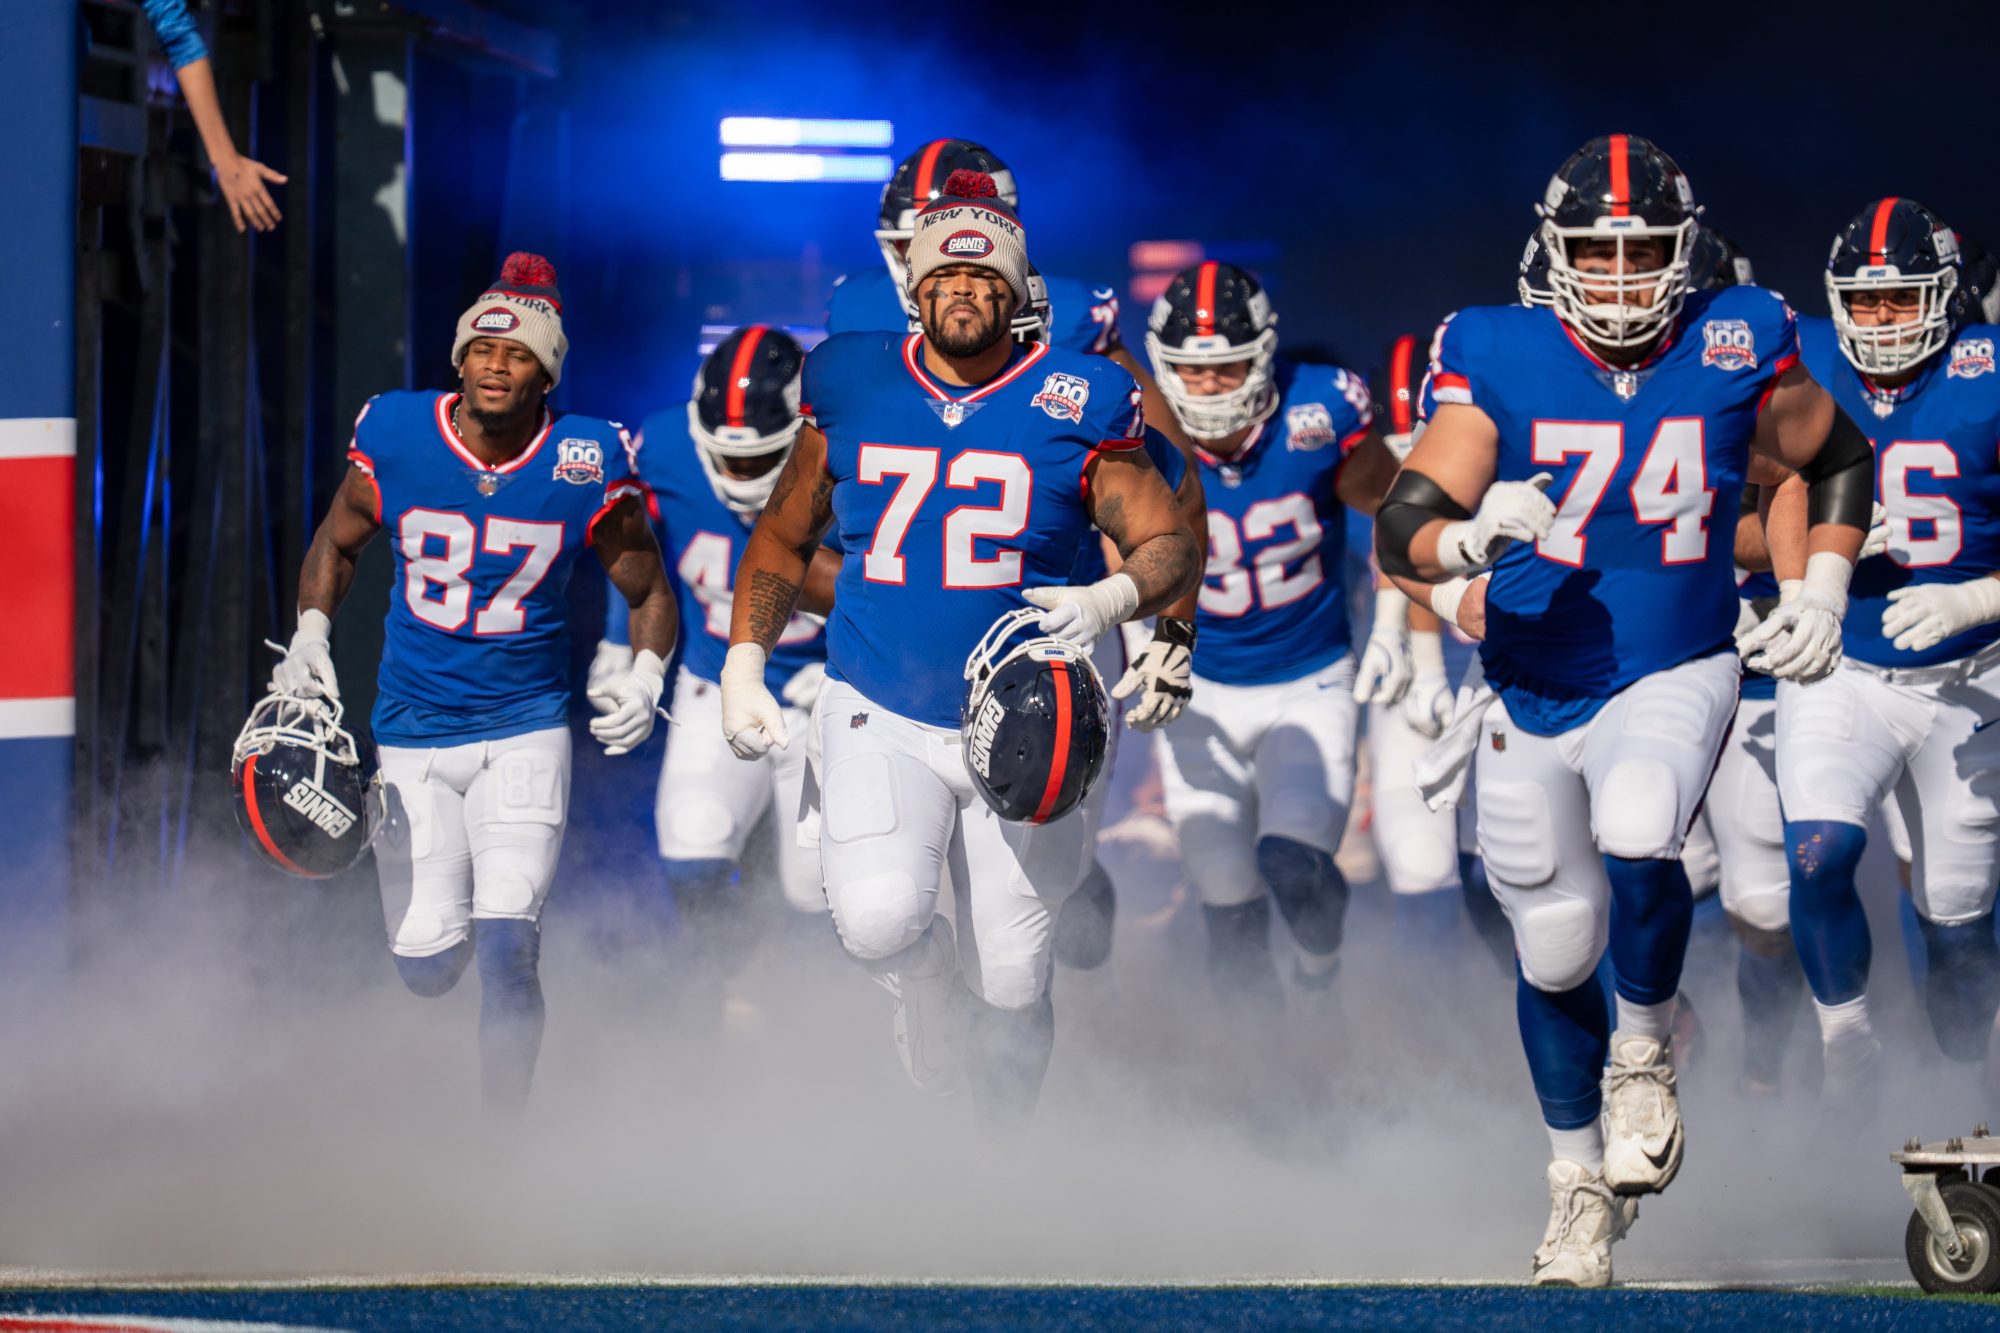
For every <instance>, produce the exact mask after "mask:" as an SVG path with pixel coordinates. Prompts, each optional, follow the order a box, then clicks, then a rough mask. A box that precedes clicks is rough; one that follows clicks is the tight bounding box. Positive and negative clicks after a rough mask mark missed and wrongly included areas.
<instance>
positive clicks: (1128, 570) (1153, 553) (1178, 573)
mask: <svg viewBox="0 0 2000 1333" xmlns="http://www.w3.org/2000/svg"><path fill="white" fill-rule="evenodd" d="M1121 569H1122V571H1123V572H1124V573H1125V574H1127V575H1129V576H1130V577H1131V579H1132V582H1133V583H1134V584H1136V585H1137V586H1138V589H1139V614H1141V615H1151V614H1153V613H1154V612H1156V611H1158V610H1160V609H1161V608H1162V607H1165V606H1169V605H1172V604H1173V603H1174V602H1175V601H1176V600H1178V599H1179V598H1180V597H1181V596H1182V595H1183V594H1184V593H1186V592H1187V591H1188V590H1189V588H1190V586H1191V585H1192V584H1193V583H1194V582H1195V581H1196V580H1198V579H1199V578H1200V577H1201V554H1200V552H1199V551H1197V550H1196V549H1195V544H1194V538H1192V537H1190V536H1189V535H1188V534H1187V533H1186V532H1184V531H1174V532H1163V533H1160V534H1159V535H1158V536H1155V537H1149V538H1147V539H1146V540H1145V541H1143V542H1140V543H1139V545H1138V547H1137V549H1135V550H1133V551H1131V552H1129V553H1127V554H1126V556H1125V563H1124V565H1123V566H1121Z"/></svg>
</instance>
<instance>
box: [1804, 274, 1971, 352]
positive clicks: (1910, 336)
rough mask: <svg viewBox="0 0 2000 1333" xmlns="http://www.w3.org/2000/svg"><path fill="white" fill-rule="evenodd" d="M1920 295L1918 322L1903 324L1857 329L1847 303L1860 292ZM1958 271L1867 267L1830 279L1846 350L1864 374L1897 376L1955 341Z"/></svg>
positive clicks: (1829, 296)
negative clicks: (1913, 271)
mask: <svg viewBox="0 0 2000 1333" xmlns="http://www.w3.org/2000/svg"><path fill="white" fill-rule="evenodd" d="M1898 290H1914V291H1915V292H1916V293H1917V298H1918V299H1917V317H1916V318H1915V319H1913V320H1906V321H1904V322H1902V323H1899V324H1868V325H1864V324H1857V323H1856V322H1855V320H1854V313H1853V311H1851V310H1849V309H1848V305H1847V302H1848V300H1849V298H1851V297H1852V296H1853V294H1854V293H1855V292H1869V291H1898ZM1957 290H1958V272H1957V270H1956V269H1951V268H1944V269H1939V270H1938V271H1937V272H1935V273H1912V274H1908V275H1907V276H1906V275H1904V274H1903V273H1902V272H1901V271H1900V270H1899V269H1897V267H1896V266H1895V265H1894V264H1874V265H1869V266H1867V267H1864V268H1861V269H1859V270H1857V271H1856V272H1855V274H1854V275H1853V276H1852V277H1845V278H1843V277H1839V276H1836V275H1835V274H1832V273H1828V274H1827V275H1826V303H1827V306H1828V307H1829V309H1831V311H1832V313H1833V330H1834V335H1835V336H1836V337H1837V338H1838V339H1839V340H1840V350H1841V352H1842V353H1844V354H1845V355H1846V357H1847V359H1848V361H1849V362H1850V363H1852V364H1853V366H1854V368H1855V369H1856V370H1858V371H1860V372H1861V373H1862V374H1864V375H1878V376H1879V375H1897V374H1900V373H1902V372H1903V371H1906V370H1909V369H1911V368H1912V367H1915V366H1917V365H1920V364H1922V362H1923V361H1924V360H1925V358H1927V357H1930V356H1932V355H1934V354H1936V353H1937V352H1938V351H1939V350H1940V349H1941V348H1943V347H1944V345H1945V344H1946V343H1947V342H1950V341H1951V331H1952V297H1953V294H1954V293H1955V292H1957Z"/></svg>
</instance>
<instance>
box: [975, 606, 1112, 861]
mask: <svg viewBox="0 0 2000 1333" xmlns="http://www.w3.org/2000/svg"><path fill="white" fill-rule="evenodd" d="M1043 614H1044V613H1043V612H1042V611H1040V610H1038V609H1037V608H1035V607H1026V608H1024V609H1022V610H1019V611H1010V612H1009V613H1008V614H1006V615H1004V616H1002V617H1001V618H1000V619H999V620H997V621H995V622H994V624H993V628H992V629H990V630H988V631H987V632H986V637H985V638H983V639H981V640H980V641H979V644H978V646H977V647H975V648H974V649H973V650H972V655H971V656H970V657H968V658H966V661H965V679H966V690H965V704H964V706H963V708H962V709H961V710H960V713H959V724H960V725H959V738H960V744H961V747H962V749H963V751H964V755H965V767H966V769H967V770H968V771H969V772H970V773H971V774H972V781H973V785H974V786H976V787H978V788H979V794H980V796H981V797H983V798H984V799H985V801H986V804H987V805H989V806H991V807H992V808H993V812H994V813H995V814H997V815H999V816H1000V817H1001V818H1002V819H1005V820H1010V821H1012V822H1014V823H1020V824H1046V823H1048V822H1049V821H1050V820H1052V819H1060V818H1062V817H1063V816H1064V815H1066V814H1068V813H1069V812H1070V811H1071V810H1074V809H1075V808H1076V807H1077V806H1079V805H1081V804H1082V803H1083V798H1084V797H1085V796H1086V795H1088V794H1089V793H1090V788H1091V785H1092V784H1093V783H1095V782H1096V781H1097V779H1098V777H1099V776H1101V775H1102V774H1103V772H1104V757H1105V753H1106V751H1107V749H1108V748H1109V746H1110V742H1111V700H1110V698H1109V697H1108V696H1106V694H1105V693H1104V682H1103V680H1101V679H1100V678H1099V677H1098V674H1097V668H1096V667H1095V666H1094V665H1092V663H1091V660H1090V654H1089V653H1088V652H1086V651H1085V650H1084V649H1082V648H1079V647H1077V646H1076V645H1075V644H1073V643H1070V642H1068V641H1067V640H1064V639H1055V638H1049V637H1047V636H1044V637H1041V638H1031V639H1026V640H1023V641H1022V642H1020V643H1016V644H1013V645H1011V646H1010V645H1009V643H1008V640H1009V639H1011V638H1013V637H1014V636H1015V635H1017V634H1020V633H1021V632H1023V631H1024V630H1029V629H1031V628H1032V626H1033V625H1034V622H1035V621H1036V620H1038V619H1040V618H1041V617H1042V615H1043Z"/></svg>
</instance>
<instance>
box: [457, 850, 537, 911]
mask: <svg viewBox="0 0 2000 1333" xmlns="http://www.w3.org/2000/svg"><path fill="white" fill-rule="evenodd" d="M530 858H532V860H533V861H536V862H540V863H541V865H546V866H547V871H546V872H544V871H542V869H541V865H522V864H519V863H517V862H515V861H514V860H513V859H512V858H509V861H508V862H507V863H504V864H498V865H496V864H495V863H494V858H493V857H491V856H489V857H487V858H485V860H484V861H483V862H482V863H481V864H479V865H477V866H475V868H474V870H473V877H474V882H475V884H476V887H475V888H474V890H473V894H472V914H473V916H475V917H492V918H498V919H505V918H509V917H531V916H534V915H535V914H536V913H538V912H540V911H541V908H542V896H543V895H544V894H545V893H547V892H548V888H549V885H548V881H547V880H546V879H543V878H541V877H540V876H541V875H542V874H543V873H546V874H548V875H549V876H551V877H552V876H553V875H554V873H555V866H554V864H553V862H554V859H555V858H554V857H553V856H551V855H547V854H546V853H545V852H543V851H542V850H540V849H537V850H536V851H534V852H532V853H526V852H524V854H523V855H522V857H521V858H520V860H521V861H529V860H530ZM545 858H546V859H545Z"/></svg>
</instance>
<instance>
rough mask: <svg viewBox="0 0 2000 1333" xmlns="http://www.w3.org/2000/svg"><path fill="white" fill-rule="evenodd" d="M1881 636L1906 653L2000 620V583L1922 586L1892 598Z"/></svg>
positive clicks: (1970, 581) (1979, 581)
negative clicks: (1977, 626)
mask: <svg viewBox="0 0 2000 1333" xmlns="http://www.w3.org/2000/svg"><path fill="white" fill-rule="evenodd" d="M1889 602H1890V606H1889V608H1888V610H1886V611H1884V612H1883V613H1882V633H1883V635H1884V637H1886V638H1887V639H1888V640H1889V642H1890V643H1892V644H1894V645H1895V646H1896V647H1897V648H1899V649H1901V650H1902V651H1903V652H1906V653H1920V652H1923V651H1924V650H1925V649H1926V648H1935V647H1937V646H1938V645H1939V644H1941V643H1943V642H1944V641H1945V640H1946V639H1949V638H1950V637H1951V636H1952V635H1954V634H1963V633H1965V631H1967V630H1969V629H1971V628H1972V627H1973V626H1975V625H1984V624H1987V623H1988V622H1990V621H1994V620H2000V579H1993V578H1977V579H1968V580H1966V581H1965V582H1964V583H1919V584H1915V585H1913V586H1911V587H1907V588H1898V589H1896V590H1895V591H1894V592H1892V593H1890V594H1889Z"/></svg>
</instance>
